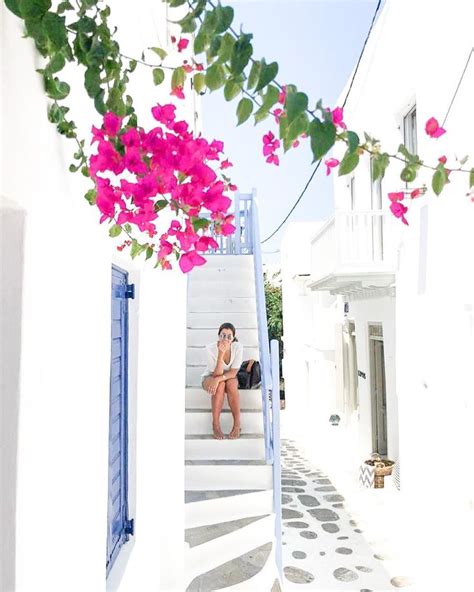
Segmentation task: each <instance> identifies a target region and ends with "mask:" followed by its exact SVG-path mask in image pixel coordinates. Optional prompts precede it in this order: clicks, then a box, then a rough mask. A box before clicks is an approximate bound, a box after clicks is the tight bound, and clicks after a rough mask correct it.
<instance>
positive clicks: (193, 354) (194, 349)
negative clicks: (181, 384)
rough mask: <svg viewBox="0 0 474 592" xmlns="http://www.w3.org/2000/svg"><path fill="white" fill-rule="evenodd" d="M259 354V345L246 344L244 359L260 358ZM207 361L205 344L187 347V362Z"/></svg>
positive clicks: (195, 364) (197, 363) (200, 363)
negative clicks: (249, 345)
mask: <svg viewBox="0 0 474 592" xmlns="http://www.w3.org/2000/svg"><path fill="white" fill-rule="evenodd" d="M259 356H260V354H259V351H258V347H246V346H245V345H244V360H259V359H260V357H259ZM206 363H207V359H206V348H205V346H204V345H201V346H197V345H195V346H191V347H188V348H187V349H186V364H187V365H188V366H204V365H205V364H206Z"/></svg>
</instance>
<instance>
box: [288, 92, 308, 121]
mask: <svg viewBox="0 0 474 592" xmlns="http://www.w3.org/2000/svg"><path fill="white" fill-rule="evenodd" d="M285 108H286V116H287V117H288V125H290V124H291V122H292V121H293V120H294V119H296V118H297V117H298V115H300V114H301V113H303V112H304V111H306V109H307V108H308V97H307V96H306V95H305V94H304V93H302V92H295V93H290V94H288V95H287V97H286V101H285Z"/></svg>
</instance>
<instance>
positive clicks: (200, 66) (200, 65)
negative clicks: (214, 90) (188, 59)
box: [194, 63, 204, 72]
mask: <svg viewBox="0 0 474 592" xmlns="http://www.w3.org/2000/svg"><path fill="white" fill-rule="evenodd" d="M194 67H195V68H196V71H197V72H202V71H203V70H204V66H203V64H196V63H195V64H194Z"/></svg>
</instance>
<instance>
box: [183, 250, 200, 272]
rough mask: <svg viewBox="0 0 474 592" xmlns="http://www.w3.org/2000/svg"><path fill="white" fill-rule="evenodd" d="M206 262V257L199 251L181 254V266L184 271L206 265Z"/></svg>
mask: <svg viewBox="0 0 474 592" xmlns="http://www.w3.org/2000/svg"><path fill="white" fill-rule="evenodd" d="M204 263H206V259H204V257H203V256H202V255H200V254H199V253H198V252H197V251H189V252H188V253H184V255H181V258H180V260H179V266H180V268H181V271H182V272H183V273H187V272H188V271H191V269H193V267H196V266H198V265H204Z"/></svg>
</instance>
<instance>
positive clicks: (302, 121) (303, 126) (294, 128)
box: [285, 113, 309, 148]
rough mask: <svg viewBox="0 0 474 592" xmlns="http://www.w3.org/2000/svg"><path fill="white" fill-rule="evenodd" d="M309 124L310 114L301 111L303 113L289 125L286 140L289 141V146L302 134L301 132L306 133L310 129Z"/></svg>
mask: <svg viewBox="0 0 474 592" xmlns="http://www.w3.org/2000/svg"><path fill="white" fill-rule="evenodd" d="M308 126H309V118H308V115H307V114H306V113H301V115H300V116H299V117H297V118H296V119H295V120H294V121H293V122H292V123H291V125H289V126H288V127H287V130H286V135H285V140H286V141H287V143H288V148H289V147H290V146H291V144H292V143H293V142H294V141H295V140H296V139H297V138H299V136H301V134H304V133H306V132H307V131H308Z"/></svg>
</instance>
